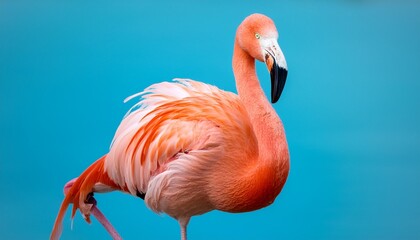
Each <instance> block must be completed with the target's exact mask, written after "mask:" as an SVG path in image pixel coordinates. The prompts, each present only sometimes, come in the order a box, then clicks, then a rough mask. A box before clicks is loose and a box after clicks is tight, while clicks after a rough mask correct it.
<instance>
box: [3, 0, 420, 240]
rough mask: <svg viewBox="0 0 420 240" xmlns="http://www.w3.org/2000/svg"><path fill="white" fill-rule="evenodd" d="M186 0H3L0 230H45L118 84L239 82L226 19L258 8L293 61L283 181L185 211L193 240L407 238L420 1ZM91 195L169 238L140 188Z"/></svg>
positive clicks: (173, 225)
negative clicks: (271, 194) (218, 207)
mask: <svg viewBox="0 0 420 240" xmlns="http://www.w3.org/2000/svg"><path fill="white" fill-rule="evenodd" d="M197 2H198V1H167V2H163V1H148V2H144V1H110V0H104V1H20V0H16V1H12V0H10V1H8V0H1V1H0V194H1V195H0V238H1V239H46V238H47V237H48V236H49V233H50V230H51V227H52V225H53V221H54V219H55V216H56V213H57V210H58V208H59V205H60V202H61V200H62V198H63V194H62V186H63V184H64V183H65V182H66V181H68V180H69V179H71V178H73V177H76V176H77V175H78V174H80V173H81V171H82V170H84V169H85V168H86V167H87V166H88V165H90V163H92V162H93V161H94V160H96V159H97V158H98V157H100V156H102V155H103V154H105V153H106V152H107V150H108V147H109V144H110V142H111V139H112V137H113V134H114V131H115V129H116V128H117V126H118V124H119V122H120V120H121V119H122V117H123V116H124V114H125V112H126V111H127V110H128V109H129V107H130V104H123V103H122V100H123V99H124V98H125V97H127V96H128V95H130V94H133V93H136V92H138V91H141V90H142V89H144V88H145V87H147V86H149V85H150V84H152V83H154V82H159V81H164V80H170V79H172V78H174V77H185V78H193V79H197V80H200V81H204V82H207V83H211V84H214V85H217V86H219V87H220V88H222V89H225V90H231V91H235V86H234V82H233V76H232V71H231V55H232V46H233V38H234V34H235V30H236V27H237V26H238V24H239V23H240V22H241V21H242V20H243V18H244V17H245V16H247V15H249V14H251V13H254V12H260V13H264V14H266V15H268V16H270V17H271V18H272V19H273V20H274V21H275V22H276V24H277V27H278V30H279V32H280V39H279V42H280V45H281V46H282V48H283V51H284V53H285V55H286V59H287V62H288V65H289V78H288V79H287V83H286V87H285V90H284V93H283V96H282V97H281V99H280V101H279V103H278V104H276V105H275V108H276V110H277V111H278V113H279V115H280V116H281V118H282V120H283V122H284V125H285V128H286V131H287V137H288V142H289V146H290V154H291V170H290V175H289V179H288V181H287V184H286V186H285V188H284V189H283V191H282V193H281V194H280V196H279V197H278V198H277V200H276V201H275V203H274V204H273V205H272V206H270V207H267V208H265V209H262V210H260V211H256V212H252V213H245V214H228V213H222V212H217V211H214V212H211V213H209V214H206V215H204V216H200V217H195V218H193V219H192V221H191V223H190V225H189V227H190V228H189V237H190V238H191V239H419V238H420V187H419V183H420V180H419V172H420V163H419V160H420V158H419V156H420V142H419V141H420V139H419V136H420V134H419V131H420V126H419V120H420V94H419V90H420V81H419V76H420V59H419V56H420V17H419V13H420V3H418V2H417V1H363V0H360V1H356V0H354V1H344V0H343V1H338V0H337V1H203V2H201V3H197ZM258 73H259V76H260V79H261V80H262V81H263V85H264V88H265V89H266V90H267V91H268V86H269V75H268V73H267V71H266V69H265V66H264V65H263V64H259V65H258ZM97 199H98V201H99V204H100V207H101V208H102V210H103V211H104V212H105V214H106V215H107V217H108V218H109V219H110V220H111V222H112V223H113V224H114V225H115V227H116V228H117V229H118V230H119V232H120V233H121V235H122V236H123V237H124V238H125V239H177V238H178V237H179V228H178V224H177V222H176V221H174V220H173V219H171V218H170V217H168V216H165V215H163V216H158V215H156V214H154V213H152V212H151V211H150V210H148V209H147V208H146V207H145V206H144V203H143V201H142V200H140V199H138V198H134V197H131V196H129V195H126V194H121V193H118V192H115V193H111V194H105V195H98V196H97ZM67 216H69V214H68V215H67ZM92 238H94V239H107V238H109V237H108V235H107V233H106V232H105V230H104V229H103V228H102V226H101V225H99V223H98V222H96V221H95V220H94V221H93V224H92V225H87V224H85V223H84V222H83V220H82V218H81V216H80V214H78V215H77V216H76V219H75V222H74V229H73V231H71V230H70V221H69V217H66V220H65V222H64V233H63V239H92Z"/></svg>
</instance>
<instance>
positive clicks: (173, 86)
mask: <svg viewBox="0 0 420 240" xmlns="http://www.w3.org/2000/svg"><path fill="white" fill-rule="evenodd" d="M277 39H278V33H277V30H276V27H275V25H274V23H273V21H272V20H271V19H270V18H269V17H267V16H265V15H262V14H252V15H250V16H248V17H247V18H245V19H244V20H243V22H242V23H241V24H240V25H239V27H238V29H237V32H236V37H235V42H234V51H233V61H232V67H233V72H234V77H235V81H236V87H237V91H238V95H236V94H234V93H231V92H227V91H223V90H220V89H219V88H217V87H215V86H212V85H208V84H205V83H201V82H198V81H194V80H190V79H175V81H172V82H162V83H157V84H154V85H151V86H150V87H148V88H146V89H145V90H144V91H143V92H140V93H137V94H135V95H133V96H131V97H128V98H127V99H126V100H125V102H126V101H128V100H131V99H133V98H138V97H140V101H139V102H138V103H136V104H134V106H133V107H132V108H131V109H130V110H129V111H128V113H127V114H126V116H125V117H124V118H123V120H122V122H121V124H120V125H119V127H118V129H117V131H116V133H115V136H114V139H113V141H112V144H111V147H110V150H109V152H108V153H107V154H106V155H104V156H103V157H101V158H99V159H98V160H97V161H96V162H94V163H93V164H92V165H91V166H89V167H88V168H87V169H86V170H85V171H84V172H83V173H82V174H81V175H80V176H79V177H78V178H75V179H73V180H71V181H70V182H68V183H67V184H66V185H65V187H64V192H65V198H64V200H63V202H62V204H61V207H60V210H59V212H58V215H57V218H56V220H55V223H54V227H53V230H52V232H51V236H50V238H51V239H58V238H59V237H60V234H61V225H62V220H63V217H64V215H65V212H66V210H67V208H68V206H69V204H73V209H72V213H71V218H72V219H73V218H74V215H75V213H76V211H77V210H78V209H79V210H80V212H81V214H82V216H83V217H84V218H85V220H86V221H87V222H89V223H90V214H93V215H94V216H95V217H96V218H98V220H99V221H100V222H101V223H102V224H103V225H104V226H105V228H106V229H107V230H108V231H109V232H110V234H111V236H112V237H113V238H114V239H121V237H120V235H118V233H117V232H116V231H115V229H114V228H113V227H112V225H111V224H110V223H109V222H108V220H107V219H106V218H105V217H104V215H103V214H102V213H101V212H100V211H99V209H98V208H97V206H96V200H95V199H94V198H93V194H94V193H95V192H109V191H114V190H119V191H122V192H125V193H128V194H131V195H133V196H137V197H140V198H142V199H144V201H145V203H146V205H147V207H149V208H150V209H151V210H152V211H154V212H156V213H166V214H168V215H169V216H171V217H173V218H174V219H176V220H177V221H178V222H179V225H180V229H181V239H182V240H186V239H187V225H188V222H189V221H190V218H191V217H192V216H196V215H201V214H204V213H206V212H209V211H212V210H220V211H225V212H231V213H240V212H248V211H254V210H257V209H261V208H263V207H266V206H268V205H270V204H272V203H273V201H274V200H275V198H276V197H277V195H278V194H279V193H280V191H281V189H282V188H283V186H284V184H285V182H286V179H287V176H288V173H289V151H288V146H287V141H286V136H285V131H284V128H283V124H282V122H281V120H280V118H279V117H278V115H277V113H276V111H275V110H274V109H273V107H272V105H271V104H270V102H269V101H268V99H267V97H266V96H265V94H264V92H263V90H262V88H261V85H260V82H259V80H258V77H257V75H256V71H255V59H256V60H259V61H261V62H265V63H266V65H267V68H268V70H269V72H270V78H271V102H272V103H276V102H277V101H278V99H279V98H280V95H281V93H282V91H283V87H284V84H285V81H286V77H287V64H286V60H285V57H284V55H283V52H282V50H281V49H280V46H279V44H278V42H277Z"/></svg>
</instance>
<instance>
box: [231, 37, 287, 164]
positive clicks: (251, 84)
mask: <svg viewBox="0 0 420 240" xmlns="http://www.w3.org/2000/svg"><path fill="white" fill-rule="evenodd" d="M232 66H233V72H234V75H235V81H236V88H237V90H238V95H239V97H240V99H241V101H242V102H243V104H244V106H245V108H246V110H247V112H248V115H249V117H250V120H251V122H252V124H253V128H254V131H255V135H256V137H257V139H258V148H259V154H260V156H259V157H260V159H261V158H262V159H263V160H274V159H275V160H280V159H281V156H279V154H281V153H284V152H283V151H285V150H286V151H287V143H286V138H285V134H284V129H283V124H282V122H281V120H280V118H279V117H278V115H277V113H276V111H275V110H274V109H273V107H272V106H271V104H270V102H269V101H268V99H267V97H266V96H265V94H264V91H263V89H262V88H261V85H260V82H259V80H258V77H257V75H256V72H255V60H254V58H253V57H251V56H250V55H249V54H248V53H247V52H245V51H244V50H243V49H242V48H241V47H240V46H239V44H238V41H237V39H235V45H234V51H233V61H232ZM284 148H285V149H284Z"/></svg>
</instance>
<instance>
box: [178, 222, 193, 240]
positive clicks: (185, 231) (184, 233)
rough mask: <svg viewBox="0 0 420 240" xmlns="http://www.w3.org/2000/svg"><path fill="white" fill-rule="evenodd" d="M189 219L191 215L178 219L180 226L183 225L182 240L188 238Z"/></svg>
mask: <svg viewBox="0 0 420 240" xmlns="http://www.w3.org/2000/svg"><path fill="white" fill-rule="evenodd" d="M189 221H190V217H186V218H179V219H178V223H179V226H180V227H181V240H187V225H188V222H189Z"/></svg>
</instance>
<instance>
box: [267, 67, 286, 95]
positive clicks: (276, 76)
mask: <svg viewBox="0 0 420 240" xmlns="http://www.w3.org/2000/svg"><path fill="white" fill-rule="evenodd" d="M270 77H271V103H276V102H277V101H278V100H279V98H280V96H281V93H282V92H283V88H284V85H285V84H286V78H287V69H285V68H282V67H279V66H277V65H275V66H274V67H273V68H272V69H271V71H270Z"/></svg>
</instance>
